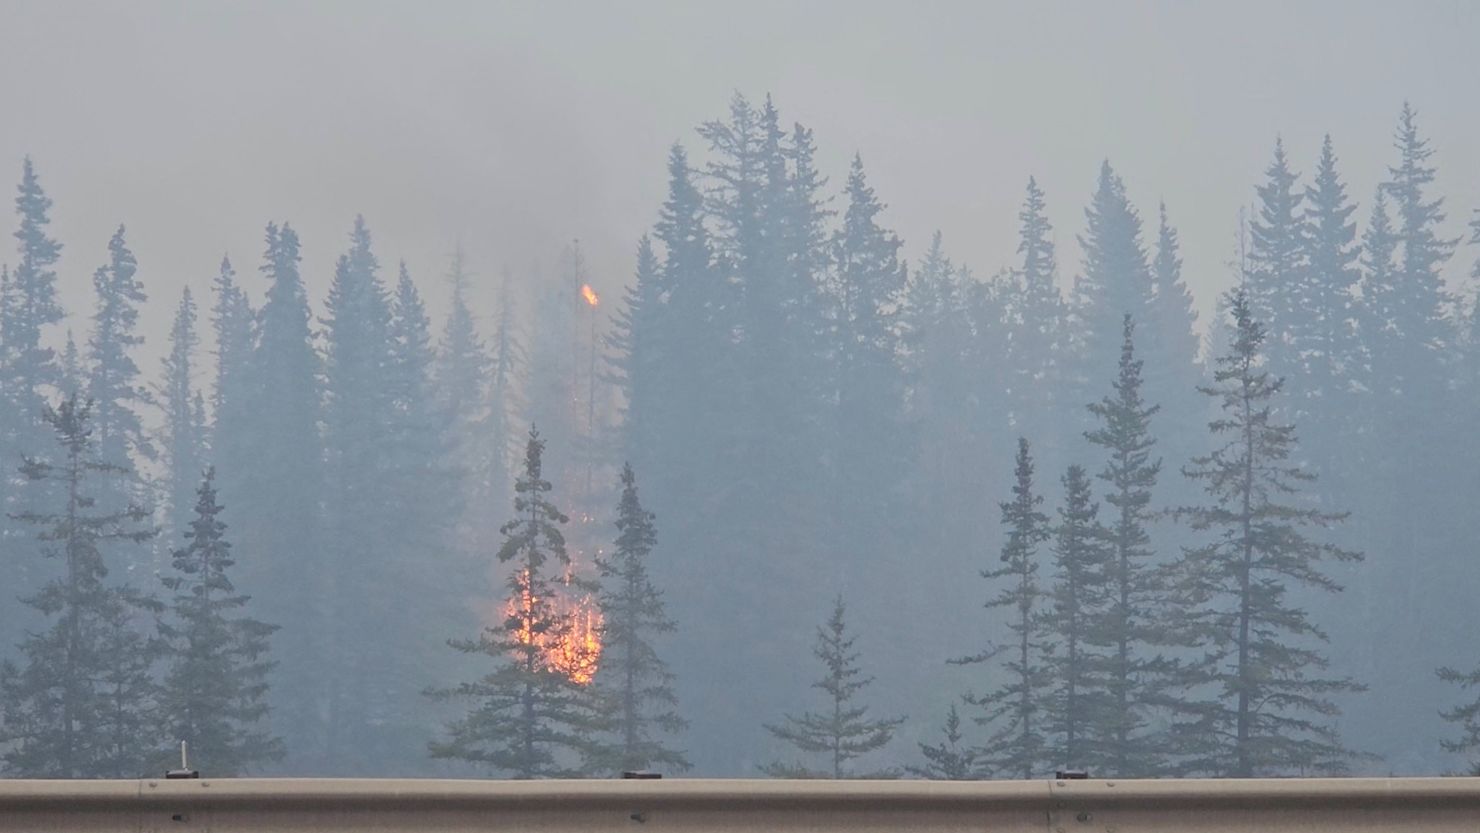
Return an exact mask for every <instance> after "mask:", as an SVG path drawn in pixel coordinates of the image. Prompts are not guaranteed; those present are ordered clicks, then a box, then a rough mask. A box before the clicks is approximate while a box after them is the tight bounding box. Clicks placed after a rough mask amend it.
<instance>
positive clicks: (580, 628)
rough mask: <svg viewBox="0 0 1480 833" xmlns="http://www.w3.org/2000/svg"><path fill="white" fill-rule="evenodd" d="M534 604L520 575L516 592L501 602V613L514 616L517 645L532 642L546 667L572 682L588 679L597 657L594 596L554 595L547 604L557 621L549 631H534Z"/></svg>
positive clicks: (597, 614) (597, 618) (597, 612)
mask: <svg viewBox="0 0 1480 833" xmlns="http://www.w3.org/2000/svg"><path fill="white" fill-rule="evenodd" d="M567 584H568V582H567ZM538 605H539V600H538V599H536V598H535V596H534V594H532V593H531V592H530V590H529V583H528V582H527V581H524V580H522V576H521V580H520V581H519V592H518V593H517V594H516V596H515V597H514V598H511V599H509V601H508V602H506V603H505V605H504V616H505V617H506V618H508V619H513V620H516V621H515V627H514V639H515V640H516V641H517V642H518V643H519V644H520V645H534V646H536V647H537V648H538V649H539V655H540V658H541V662H542V663H543V664H544V666H545V667H546V668H549V669H552V670H554V671H559V672H560V673H561V674H564V675H565V676H566V677H567V678H569V679H570V681H571V682H573V683H575V684H576V685H586V684H587V683H589V682H591V680H592V679H593V678H594V677H595V676H596V668H597V665H598V664H599V663H600V661H601V611H600V610H599V609H597V607H596V601H595V599H593V598H592V597H591V596H590V595H589V594H587V595H584V596H582V597H580V598H578V599H575V598H568V597H563V596H556V597H555V598H554V599H553V600H552V603H551V607H552V608H553V611H552V612H553V613H554V616H555V618H556V620H557V622H558V623H559V624H558V625H557V626H556V627H555V628H553V629H552V631H551V632H549V633H538V634H537V633H535V632H534V627H533V620H534V619H535V618H536V616H537V613H536V610H535V609H536V607H537V606H538Z"/></svg>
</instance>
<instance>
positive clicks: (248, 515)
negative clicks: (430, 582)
mask: <svg viewBox="0 0 1480 833" xmlns="http://www.w3.org/2000/svg"><path fill="white" fill-rule="evenodd" d="M299 260H300V255H299V241H298V234H297V232H296V231H294V230H293V228H292V227H291V226H290V225H288V224H286V223H284V224H283V225H282V226H278V225H276V224H273V223H269V224H268V226H267V234H266V250H265V252H264V254H263V264H262V266H261V272H262V275H263V277H264V278H265V279H266V281H267V283H268V288H267V297H266V301H265V302H264V303H263V306H262V308H261V310H260V312H259V315H258V319H257V328H256V332H257V337H256V340H255V345H254V347H253V352H252V356H251V359H250V360H249V361H250V364H249V367H250V371H249V373H248V375H247V378H248V379H249V380H250V387H249V388H248V390H249V393H248V395H247V398H246V401H244V402H242V403H241V404H242V405H243V406H244V407H246V406H248V405H250V410H249V411H248V412H246V418H245V419H244V420H243V421H242V422H241V423H239V429H238V430H239V431H240V434H239V436H238V437H237V438H236V442H239V443H240V445H239V446H238V448H239V449H240V450H242V451H243V452H244V454H243V457H242V458H241V459H240V460H239V464H240V465H241V466H242V469H241V471H240V473H239V474H234V475H232V476H231V479H232V480H233V481H237V486H236V492H235V494H234V495H233V493H232V492H228V491H225V490H224V487H225V486H226V485H227V484H226V483H223V484H222V485H223V491H222V497H223V502H225V503H226V505H227V506H228V507H233V506H234V508H228V509H227V512H226V521H227V522H228V523H230V524H231V525H232V529H233V530H235V531H236V536H237V546H238V547H239V548H240V549H241V551H242V552H248V553H253V554H254V555H255V557H254V558H251V559H249V560H247V561H245V562H243V564H242V567H243V570H242V574H241V581H240V584H241V586H242V589H243V590H244V591H246V592H247V593H248V594H249V595H251V596H252V597H253V598H255V599H256V600H257V601H258V602H259V603H260V608H259V610H258V615H260V616H261V617H262V618H263V620H265V621H268V622H272V623H273V624H276V625H279V626H280V627H282V629H283V631H282V633H283V636H282V638H281V639H280V640H279V642H278V644H279V646H280V647H279V650H278V651H276V652H275V656H276V659H277V661H278V662H279V663H280V665H279V668H280V669H281V670H280V672H279V674H278V680H279V681H280V682H279V684H278V685H275V686H274V687H273V689H272V692H271V700H270V705H271V706H272V714H273V719H274V729H275V731H277V732H278V733H280V734H282V735H284V736H286V737H292V738H293V739H294V743H293V747H292V748H291V749H290V750H289V752H290V754H291V756H292V757H291V758H290V759H289V764H290V765H292V764H295V763H297V764H301V762H304V761H313V762H314V763H313V765H315V766H318V767H328V766H329V765H330V763H329V762H328V761H326V760H325V758H324V754H325V750H326V749H327V734H326V726H325V724H324V722H323V719H322V717H321V715H322V714H323V713H324V712H323V711H321V710H322V709H324V708H326V703H325V698H326V694H325V692H326V691H327V684H326V680H325V673H326V671H327V669H328V668H329V667H330V659H329V657H328V655H327V653H326V651H327V644H326V631H327V627H326V624H327V623H326V622H325V621H324V620H323V619H322V618H321V617H322V616H324V615H326V613H327V608H326V604H325V601H324V600H325V599H327V598H328V595H327V585H326V579H327V576H326V570H327V569H328V564H327V563H326V559H325V558H323V556H322V553H323V549H322V546H323V536H322V529H323V528H322V526H321V514H320V506H321V504H322V503H323V501H324V499H325V491H324V481H323V459H324V449H323V443H322V441H321V439H320V435H319V421H320V398H321V393H320V386H319V378H320V371H321V367H320V362H319V357H318V356H317V354H316V353H315V351H314V348H313V340H312V339H313V336H312V331H311V329H310V326H309V324H310V318H311V316H310V313H309V309H308V296H307V293H306V291H305V290H304V286H303V279H302V276H301V275H300V273H299V265H298V264H299ZM225 416H226V415H225V414H224V413H223V414H222V418H223V420H224V419H225ZM219 427H220V430H218V432H217V434H218V440H220V441H221V442H223V443H225V442H226V438H225V437H224V436H222V433H223V432H224V431H225V429H226V424H225V423H224V422H223V423H222V424H221V425H220V426H219ZM223 450H224V448H223ZM223 458H224V455H223Z"/></svg>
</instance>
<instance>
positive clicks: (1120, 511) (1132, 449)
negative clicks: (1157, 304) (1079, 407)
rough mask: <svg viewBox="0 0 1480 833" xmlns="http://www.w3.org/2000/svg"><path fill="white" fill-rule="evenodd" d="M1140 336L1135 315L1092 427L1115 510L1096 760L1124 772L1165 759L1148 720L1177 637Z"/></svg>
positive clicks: (1102, 624)
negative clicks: (1158, 542)
mask: <svg viewBox="0 0 1480 833" xmlns="http://www.w3.org/2000/svg"><path fill="white" fill-rule="evenodd" d="M1134 336H1135V324H1134V322H1133V321H1132V320H1131V317H1130V316H1129V315H1127V316H1126V317H1125V320H1124V324H1123V340H1122V343H1121V350H1120V370H1119V372H1118V374H1117V375H1116V379H1115V383H1114V388H1113V390H1112V392H1111V393H1110V394H1108V395H1106V396H1105V397H1104V398H1102V399H1101V400H1100V401H1099V402H1095V403H1093V404H1091V405H1090V406H1089V410H1090V413H1092V414H1093V415H1094V416H1095V418H1096V421H1097V423H1098V424H1097V427H1096V428H1095V429H1094V430H1092V431H1089V432H1087V433H1086V434H1085V438H1086V439H1088V440H1089V441H1090V442H1091V443H1093V444H1094V445H1096V446H1098V447H1100V448H1101V449H1102V450H1103V451H1104V453H1105V455H1106V457H1107V459H1106V461H1105V467H1104V468H1103V469H1102V470H1101V471H1100V473H1099V475H1098V477H1099V479H1100V481H1101V482H1102V483H1104V484H1105V488H1106V495H1105V502H1106V503H1107V504H1109V506H1110V510H1111V511H1110V517H1109V519H1108V520H1107V524H1106V525H1107V529H1106V532H1107V535H1108V545H1109V553H1108V561H1107V564H1106V578H1107V581H1106V584H1107V586H1106V592H1107V595H1108V598H1107V599H1106V605H1105V607H1104V609H1103V611H1102V612H1101V615H1100V621H1099V623H1098V625H1097V626H1096V639H1095V642H1097V643H1098V645H1099V647H1101V648H1103V649H1104V650H1105V652H1106V656H1105V693H1106V696H1107V698H1108V700H1109V703H1108V704H1107V707H1106V709H1105V711H1104V712H1103V715H1104V718H1105V719H1104V720H1102V721H1098V722H1097V723H1096V724H1095V726H1094V731H1095V733H1096V735H1097V737H1096V739H1095V742H1096V744H1097V746H1098V751H1099V752H1100V754H1101V755H1103V759H1102V760H1097V761H1095V762H1094V764H1095V766H1096V771H1104V772H1106V773H1107V774H1110V775H1118V776H1121V777H1125V776H1130V775H1147V774H1152V773H1155V772H1157V771H1158V768H1159V765H1160V760H1159V757H1158V755H1157V754H1156V749H1155V744H1154V743H1153V741H1152V739H1151V738H1149V737H1148V736H1147V735H1146V732H1145V727H1146V722H1147V709H1148V707H1150V706H1151V705H1153V703H1154V701H1155V700H1156V694H1157V692H1156V688H1155V685H1154V682H1155V680H1156V679H1157V677H1156V673H1157V671H1158V669H1159V668H1160V667H1161V662H1160V661H1159V660H1158V658H1157V657H1156V656H1154V655H1153V653H1152V652H1153V651H1154V650H1155V646H1157V645H1158V644H1161V643H1163V642H1165V641H1166V640H1168V639H1169V638H1170V636H1169V635H1168V634H1166V633H1164V631H1163V625H1162V624H1161V623H1159V620H1158V618H1157V609H1158V607H1159V605H1160V603H1161V602H1162V601H1163V600H1164V599H1163V597H1164V592H1163V590H1164V588H1163V586H1162V581H1161V575H1160V570H1159V568H1158V566H1157V565H1156V564H1154V563H1152V560H1153V557H1154V555H1155V551H1154V549H1153V547H1152V542H1151V535H1150V531H1149V526H1150V525H1151V522H1152V519H1153V517H1154V514H1153V510H1152V507H1151V499H1152V492H1153V490H1154V489H1155V488H1156V481H1157V478H1158V477H1159V476H1160V473H1161V459H1160V458H1159V457H1153V456H1152V455H1153V452H1154V449H1155V446H1156V439H1155V438H1153V437H1152V435H1151V418H1152V417H1154V416H1156V414H1157V413H1158V412H1159V411H1160V406H1159V405H1155V404H1150V403H1147V402H1146V400H1145V397H1144V396H1143V395H1142V393H1141V385H1142V380H1141V368H1142V362H1141V360H1140V359H1138V358H1136V352H1135V343H1134Z"/></svg>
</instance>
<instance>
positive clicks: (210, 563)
mask: <svg viewBox="0 0 1480 833" xmlns="http://www.w3.org/2000/svg"><path fill="white" fill-rule="evenodd" d="M215 479H216V472H215V470H214V469H207V470H206V472H205V477H204V479H202V480H201V481H200V485H199V487H198V488H197V490H196V503H195V510H194V518H193V520H192V521H191V523H190V524H189V526H188V527H187V528H186V529H185V530H184V531H183V533H182V537H183V539H184V541H185V545H184V546H183V547H181V548H180V549H177V550H175V551H174V553H173V555H172V562H173V568H174V572H173V573H172V574H170V575H167V576H165V577H163V578H162V579H161V581H162V582H163V583H164V586H165V588H166V589H168V590H169V591H170V592H171V593H173V594H174V598H173V599H172V602H171V607H170V613H171V615H170V617H169V622H168V624H167V625H164V626H163V627H161V632H162V634H163V635H164V637H165V639H166V640H167V642H168V644H169V647H170V653H171V661H170V666H169V670H168V671H167V672H166V674H165V678H164V689H163V692H162V694H161V698H160V706H161V713H162V715H163V717H164V720H165V731H166V738H165V740H166V742H167V743H170V744H173V743H175V742H177V741H185V742H187V743H188V744H189V750H190V755H191V759H192V761H193V762H194V763H196V764H197V765H198V767H199V768H200V769H201V770H202V771H205V772H209V773H210V774H211V775H212V776H215V777H224V776H232V775H241V774H243V773H246V772H248V771H251V770H252V769H253V768H255V767H256V766H258V765H261V764H265V763H270V762H272V761H276V760H279V759H281V758H282V756H283V742H282V740H281V739H280V738H276V737H273V736H272V735H271V734H269V733H268V731H267V730H266V728H265V726H264V724H265V723H266V720H267V712H268V708H267V699H266V698H267V692H268V689H269V683H268V680H269V676H270V675H271V673H272V670H273V668H274V666H275V663H274V662H272V661H271V660H270V659H269V658H268V656H269V641H270V638H271V636H272V634H273V632H274V631H276V630H277V627H276V626H275V625H269V624H267V623H265V622H261V621H258V620H256V619H253V618H250V617H249V616H247V615H245V609H246V607H247V605H248V603H249V602H250V601H251V597H249V596H245V595H242V594H241V593H239V592H237V589H236V586H235V585H234V584H233V583H232V581H231V577H230V573H231V572H232V570H231V568H232V566H233V565H234V564H235V563H236V561H235V558H234V557H233V555H232V552H231V543H230V542H229V541H227V540H226V524H225V523H223V522H222V520H221V518H220V515H221V505H220V503H218V502H217V500H216V486H215Z"/></svg>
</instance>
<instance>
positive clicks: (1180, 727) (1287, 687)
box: [1174, 291, 1361, 778]
mask: <svg viewBox="0 0 1480 833" xmlns="http://www.w3.org/2000/svg"><path fill="white" fill-rule="evenodd" d="M1231 313H1232V317H1233V321H1232V322H1231V326H1232V328H1233V332H1232V343H1231V347H1230V350H1229V352H1228V354H1227V355H1224V356H1220V357H1218V367H1217V370H1216V372H1215V373H1214V375H1213V384H1212V385H1211V386H1209V387H1206V388H1204V389H1203V391H1204V393H1206V394H1207V395H1208V396H1209V397H1211V398H1213V399H1214V400H1215V401H1217V402H1218V404H1219V406H1220V408H1221V413H1220V415H1219V417H1218V418H1217V419H1215V420H1213V421H1212V422H1211V423H1209V429H1210V431H1211V433H1212V439H1213V441H1214V442H1215V443H1221V444H1219V445H1218V446H1217V447H1216V448H1215V449H1214V450H1213V451H1212V452H1211V453H1209V454H1207V455H1205V456H1202V457H1197V458H1194V459H1193V460H1192V462H1191V464H1190V465H1189V466H1188V467H1186V468H1185V469H1184V470H1183V471H1184V474H1185V475H1186V476H1187V477H1189V478H1191V479H1192V480H1194V481H1196V482H1198V483H1201V484H1202V485H1203V488H1204V490H1205V491H1206V493H1207V496H1208V498H1209V502H1208V503H1207V504H1205V505H1202V506H1195V507H1187V508H1182V509H1178V510H1177V515H1178V516H1179V517H1180V518H1182V519H1183V520H1185V521H1186V522H1187V523H1188V525H1189V526H1190V528H1191V530H1192V531H1193V532H1194V533H1196V534H1199V535H1201V536H1204V537H1206V538H1207V539H1208V543H1206V544H1203V545H1201V546H1196V547H1189V548H1187V549H1186V550H1185V552H1184V555H1183V558H1182V560H1181V562H1180V563H1179V565H1178V567H1177V572H1178V576H1179V579H1180V581H1181V582H1183V584H1184V587H1185V590H1186V592H1188V593H1190V597H1191V599H1192V604H1191V605H1189V606H1188V608H1187V610H1186V611H1185V612H1184V615H1185V616H1186V619H1185V621H1184V622H1182V623H1180V626H1181V627H1182V628H1184V629H1185V632H1187V633H1189V634H1193V635H1195V636H1196V637H1197V641H1198V648H1199V649H1200V653H1201V655H1202V656H1201V658H1200V659H1199V660H1198V661H1196V662H1195V663H1193V664H1192V665H1191V667H1190V668H1189V669H1187V673H1186V674H1185V676H1184V677H1183V682H1184V683H1185V684H1187V685H1188V686H1189V692H1188V694H1187V696H1186V697H1185V698H1184V699H1183V700H1182V701H1181V702H1179V703H1178V704H1177V710H1178V713H1179V720H1178V724H1177V725H1176V726H1175V727H1174V731H1175V733H1176V736H1177V737H1178V738H1179V739H1180V741H1181V743H1182V746H1181V748H1180V752H1181V753H1182V755H1183V757H1182V760H1181V762H1180V766H1181V768H1182V769H1183V770H1185V771H1188V772H1199V773H1206V774H1210V775H1215V776H1221V777H1239V778H1248V777H1254V776H1258V775H1288V774H1300V773H1312V772H1340V771H1343V770H1344V769H1345V768H1346V766H1347V762H1348V761H1349V760H1350V759H1351V758H1352V757H1353V753H1352V752H1350V751H1349V750H1348V749H1346V748H1345V747H1344V746H1343V745H1342V744H1341V740H1340V738H1339V737H1338V735H1337V733H1336V730H1335V728H1334V727H1333V726H1332V725H1331V723H1330V721H1331V719H1332V718H1334V717H1335V716H1336V715H1338V714H1339V712H1340V710H1339V708H1338V706H1337V705H1336V703H1335V702H1334V701H1333V699H1332V697H1333V696H1335V695H1338V694H1341V693H1343V692H1350V691H1359V690H1361V686H1359V685H1357V684H1356V683H1353V682H1352V681H1350V680H1347V679H1342V678H1336V677H1326V676H1322V672H1323V671H1324V669H1325V668H1326V667H1327V664H1328V662H1327V659H1326V657H1325V655H1324V654H1323V653H1322V651H1321V649H1320V645H1321V643H1324V642H1325V641H1326V634H1325V632H1324V631H1323V630H1322V629H1321V628H1320V627H1319V626H1318V625H1316V624H1315V623H1313V622H1312V621H1310V618H1309V617H1308V615H1307V614H1306V612H1305V611H1304V610H1303V609H1301V608H1299V607H1296V606H1294V605H1293V604H1292V603H1291V601H1290V599H1289V594H1290V592H1291V591H1292V589H1295V588H1310V589H1315V590H1323V591H1327V592H1337V591H1339V590H1340V587H1339V586H1338V585H1337V584H1336V583H1335V582H1334V581H1333V580H1332V579H1331V578H1329V577H1328V576H1327V575H1326V573H1325V572H1324V571H1323V562H1326V561H1356V560H1358V559H1360V557H1361V556H1360V555H1359V554H1358V553H1355V552H1351V551H1348V550H1344V549H1341V548H1339V547H1337V546H1335V545H1333V544H1329V543H1323V542H1320V541H1318V540H1315V539H1313V538H1311V537H1309V535H1308V534H1307V531H1306V530H1308V529H1311V528H1315V529H1322V528H1325V527H1327V526H1329V525H1331V524H1333V523H1336V522H1338V521H1340V520H1342V518H1343V517H1344V516H1343V515H1338V514H1333V513H1330V512H1323V511H1320V510H1317V509H1310V508H1306V507H1305V506H1303V505H1302V504H1301V502H1300V501H1299V500H1298V497H1297V495H1298V493H1299V490H1300V488H1301V486H1302V484H1304V483H1307V482H1309V481H1311V480H1313V479H1314V475H1312V474H1311V473H1310V472H1308V471H1306V470H1305V469H1303V468H1301V467H1300V466H1298V465H1296V464H1294V463H1292V462H1291V460H1290V458H1291V456H1292V454H1293V453H1294V451H1295V448H1296V440H1295V428H1294V426H1292V425H1288V424H1281V423H1280V422H1278V421H1277V419H1276V417H1275V414H1276V412H1277V408H1278V407H1279V399H1278V397H1279V396H1280V394H1281V393H1282V392H1283V387H1284V383H1283V380H1281V379H1279V378H1277V377H1274V376H1273V375H1271V374H1270V372H1269V371H1267V370H1266V369H1265V368H1264V361H1265V360H1264V355H1263V345H1264V339H1265V333H1264V326H1263V325H1262V324H1260V323H1259V322H1257V321H1256V320H1254V317H1253V310H1252V307H1251V304H1250V301H1249V298H1248V296H1247V295H1246V294H1245V293H1244V292H1243V291H1239V292H1237V293H1236V294H1235V295H1234V296H1233V298H1232V303H1231Z"/></svg>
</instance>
